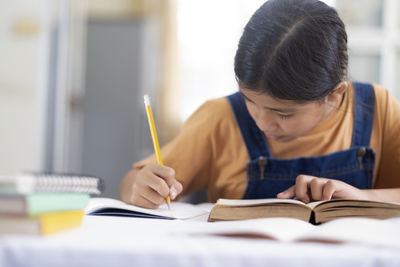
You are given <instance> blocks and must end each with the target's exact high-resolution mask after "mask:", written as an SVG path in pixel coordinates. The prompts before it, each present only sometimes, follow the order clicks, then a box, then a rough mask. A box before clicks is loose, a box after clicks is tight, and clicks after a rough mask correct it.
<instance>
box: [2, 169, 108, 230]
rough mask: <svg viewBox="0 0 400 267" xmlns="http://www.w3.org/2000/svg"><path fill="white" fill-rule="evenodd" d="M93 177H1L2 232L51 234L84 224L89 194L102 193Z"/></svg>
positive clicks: (96, 178) (37, 175)
mask: <svg viewBox="0 0 400 267" xmlns="http://www.w3.org/2000/svg"><path fill="white" fill-rule="evenodd" d="M101 191H102V180H101V179H100V178H98V177H94V176H81V175H64V174H62V175H60V174H23V175H17V176H0V235H7V234H39V235H45V234H51V233H56V232H59V231H61V230H65V229H70V228H74V227H78V226H80V225H81V224H82V221H83V216H84V209H85V208H86V206H87V205H88V203H89V199H90V195H100V194H101Z"/></svg>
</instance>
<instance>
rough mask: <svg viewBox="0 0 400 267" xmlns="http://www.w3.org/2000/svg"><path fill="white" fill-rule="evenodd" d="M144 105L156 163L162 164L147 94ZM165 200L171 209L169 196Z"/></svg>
mask: <svg viewBox="0 0 400 267" xmlns="http://www.w3.org/2000/svg"><path fill="white" fill-rule="evenodd" d="M144 105H145V107H146V114H147V119H148V121H149V127H150V133H151V138H152V139H153V145H154V151H155V153H156V158H157V163H158V164H160V165H163V161H162V159H161V151H160V144H159V143H158V138H157V131H156V125H155V124H154V119H153V113H152V112H151V106H150V97H149V95H144ZM165 201H166V202H167V206H168V209H171V204H170V203H171V199H170V198H169V196H168V197H167V198H166V199H165Z"/></svg>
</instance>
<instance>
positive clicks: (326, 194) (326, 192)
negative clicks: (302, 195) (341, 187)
mask: <svg viewBox="0 0 400 267" xmlns="http://www.w3.org/2000/svg"><path fill="white" fill-rule="evenodd" d="M335 191H336V186H335V183H334V182H333V181H332V180H329V181H327V182H326V183H325V186H324V188H323V191H322V200H330V199H331V198H332V196H333V194H334V193H335Z"/></svg>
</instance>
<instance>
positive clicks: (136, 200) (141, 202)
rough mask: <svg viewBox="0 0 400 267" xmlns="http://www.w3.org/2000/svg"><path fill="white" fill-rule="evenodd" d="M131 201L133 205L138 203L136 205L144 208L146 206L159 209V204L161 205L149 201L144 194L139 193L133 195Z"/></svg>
mask: <svg viewBox="0 0 400 267" xmlns="http://www.w3.org/2000/svg"><path fill="white" fill-rule="evenodd" d="M130 202H131V204H133V205H136V206H139V207H142V208H146V209H157V208H158V206H159V205H157V204H155V203H153V202H151V201H149V200H148V199H146V198H145V197H143V196H142V195H138V194H135V195H133V196H132V199H131V201H130Z"/></svg>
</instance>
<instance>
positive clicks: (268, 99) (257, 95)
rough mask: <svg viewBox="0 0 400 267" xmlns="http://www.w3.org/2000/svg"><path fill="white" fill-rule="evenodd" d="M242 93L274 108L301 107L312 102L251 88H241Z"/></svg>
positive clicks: (260, 103)
mask: <svg viewBox="0 0 400 267" xmlns="http://www.w3.org/2000/svg"><path fill="white" fill-rule="evenodd" d="M240 93H241V94H242V95H243V96H244V97H245V99H247V100H249V101H251V102H254V103H255V104H257V105H260V106H266V107H272V108H284V109H301V108H305V107H307V106H310V105H312V104H315V102H314V101H312V102H304V101H295V100H287V99H280V98H276V97H273V96H271V95H270V94H267V93H263V92H257V91H254V90H249V89H243V88H241V89H240Z"/></svg>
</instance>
